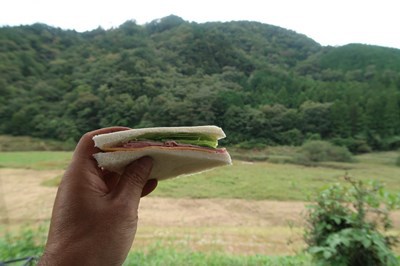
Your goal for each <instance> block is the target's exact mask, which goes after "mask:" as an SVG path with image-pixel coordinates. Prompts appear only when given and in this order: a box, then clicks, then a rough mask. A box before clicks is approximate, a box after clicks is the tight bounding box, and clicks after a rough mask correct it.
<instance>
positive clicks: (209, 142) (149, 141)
mask: <svg viewBox="0 0 400 266" xmlns="http://www.w3.org/2000/svg"><path fill="white" fill-rule="evenodd" d="M147 147H162V148H169V149H191V150H201V151H208V152H217V153H224V152H226V150H225V149H223V148H217V147H218V138H217V137H216V136H212V135H206V134H202V133H189V132H175V133H174V132H171V133H145V134H143V135H140V136H136V137H134V138H131V139H129V140H127V141H124V142H121V143H120V144H118V145H116V146H114V147H110V148H106V149H104V150H105V151H123V150H133V149H140V148H147Z"/></svg>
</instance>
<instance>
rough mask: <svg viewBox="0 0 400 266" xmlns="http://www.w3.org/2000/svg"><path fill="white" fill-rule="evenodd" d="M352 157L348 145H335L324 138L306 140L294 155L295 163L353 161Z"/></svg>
mask: <svg viewBox="0 0 400 266" xmlns="http://www.w3.org/2000/svg"><path fill="white" fill-rule="evenodd" d="M352 159H353V157H352V154H351V153H350V152H349V150H348V149H347V148H346V147H340V146H335V145H333V144H331V143H330V142H327V141H322V140H314V141H309V142H306V143H305V144H303V146H302V147H301V148H300V149H299V151H298V152H297V154H295V156H294V162H295V163H299V164H305V165H309V164H314V163H319V162H327V161H331V162H351V161H352Z"/></svg>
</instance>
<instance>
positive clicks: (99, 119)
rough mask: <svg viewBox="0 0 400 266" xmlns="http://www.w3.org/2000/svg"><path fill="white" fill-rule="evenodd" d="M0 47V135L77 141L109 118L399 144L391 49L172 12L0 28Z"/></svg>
mask: <svg viewBox="0 0 400 266" xmlns="http://www.w3.org/2000/svg"><path fill="white" fill-rule="evenodd" d="M0 47H1V48H0V72H1V73H2V75H1V77H0V95H1V97H0V134H8V135H28V136H33V137H38V138H46V139H57V140H61V141H68V142H74V141H77V140H78V139H79V137H80V136H81V135H82V134H83V133H84V132H85V131H89V130H93V129H97V128H100V127H106V126H114V125H122V126H129V127H147V126H178V125H189V126H190V125H204V124H217V125H219V126H222V127H223V128H224V129H226V131H227V133H228V134H227V135H228V139H227V140H226V142H225V143H229V144H239V143H244V144H243V145H247V146H251V145H254V146H256V147H259V146H262V145H295V146H297V145H301V144H302V143H303V142H304V141H305V140H308V139H310V138H309V137H310V136H319V137H320V138H321V139H323V140H332V139H346V140H357V142H359V144H357V143H347V144H348V145H347V144H346V145H345V146H347V147H348V148H349V149H350V150H351V151H352V152H362V151H365V150H368V147H370V148H372V149H374V150H388V149H396V148H398V147H400V141H399V137H400V92H399V88H400V74H399V73H400V71H399V69H400V64H399V63H398V62H399V60H398V59H399V58H400V51H399V50H397V49H389V48H383V47H376V46H367V45H346V46H343V47H322V46H320V45H319V44H318V43H316V42H315V41H313V40H311V39H310V38H308V37H306V36H304V35H301V34H297V33H295V32H292V31H289V30H286V29H283V28H279V27H276V26H272V25H266V24H261V23H256V22H248V21H241V22H228V23H219V22H213V23H203V24H198V23H190V22H187V21H184V20H183V19H182V18H179V17H177V16H174V15H171V16H168V17H165V18H161V19H158V20H154V21H152V22H150V23H147V24H145V25H138V24H136V22H135V21H127V22H125V23H123V24H122V25H121V26H120V27H118V28H114V29H110V30H103V29H101V28H98V29H96V30H93V31H90V32H85V33H77V32H75V31H64V30H61V29H57V28H53V27H50V26H47V25H43V24H34V25H30V26H19V27H1V28H0ZM355 142H356V141H355ZM361 143H362V144H361Z"/></svg>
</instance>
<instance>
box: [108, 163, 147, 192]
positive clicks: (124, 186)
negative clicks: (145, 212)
mask: <svg viewBox="0 0 400 266" xmlns="http://www.w3.org/2000/svg"><path fill="white" fill-rule="evenodd" d="M152 166H153V159H152V158H151V157H142V158H140V159H138V160H136V161H134V162H133V163H131V164H130V165H128V166H127V167H126V168H125V171H124V173H123V174H122V176H121V178H120V180H119V182H118V185H117V187H116V188H115V193H116V196H117V197H118V198H122V199H125V200H126V199H132V198H134V199H140V196H141V194H142V190H143V187H144V186H145V184H146V182H147V181H148V179H149V176H150V173H151V169H152Z"/></svg>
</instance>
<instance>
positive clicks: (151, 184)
mask: <svg viewBox="0 0 400 266" xmlns="http://www.w3.org/2000/svg"><path fill="white" fill-rule="evenodd" d="M157 184H158V180H157V179H150V180H149V181H147V182H146V184H145V185H144V187H143V190H142V195H141V197H145V196H147V195H149V194H150V193H151V192H153V191H154V190H155V189H156V187H157Z"/></svg>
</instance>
